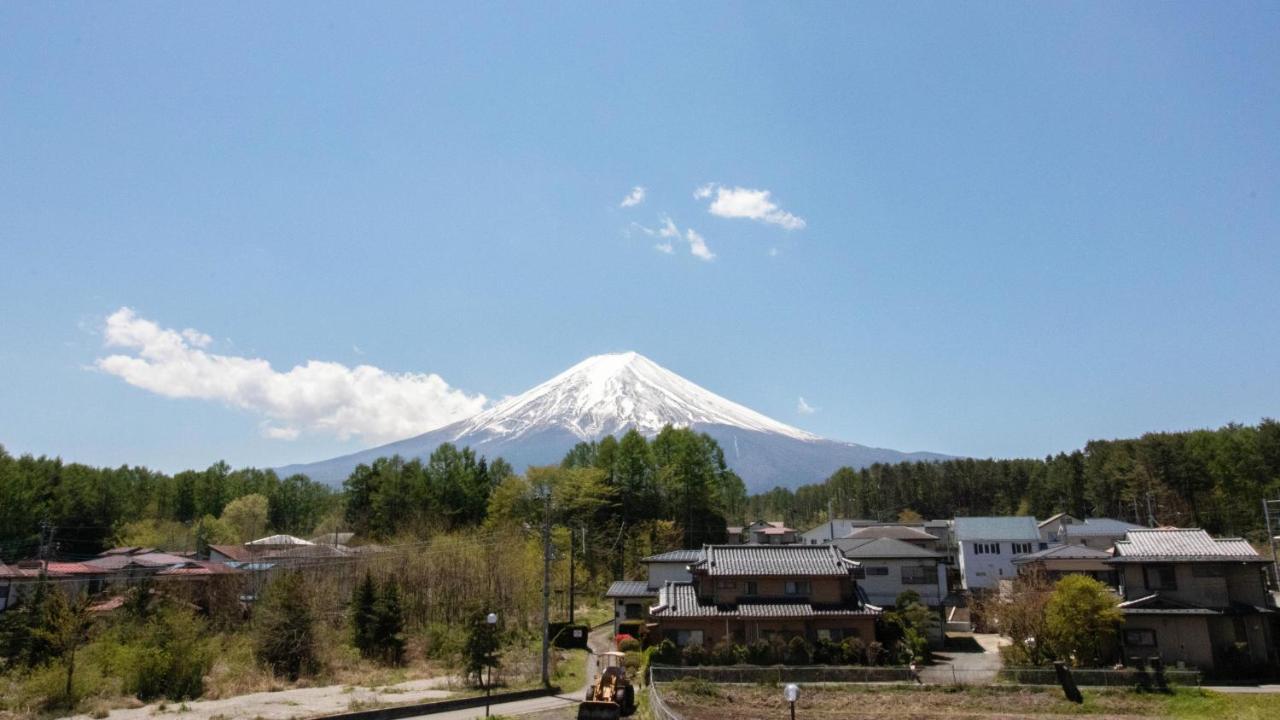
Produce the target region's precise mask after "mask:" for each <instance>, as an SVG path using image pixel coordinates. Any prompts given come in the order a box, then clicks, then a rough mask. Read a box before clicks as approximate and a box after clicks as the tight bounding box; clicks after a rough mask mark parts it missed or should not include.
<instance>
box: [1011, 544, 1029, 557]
mask: <svg viewBox="0 0 1280 720" xmlns="http://www.w3.org/2000/svg"><path fill="white" fill-rule="evenodd" d="M1029 552H1031V543H1029V542H1025V543H1013V554H1014V555H1026V554H1027V553H1029Z"/></svg>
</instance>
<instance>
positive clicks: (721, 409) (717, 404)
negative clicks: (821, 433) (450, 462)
mask: <svg viewBox="0 0 1280 720" xmlns="http://www.w3.org/2000/svg"><path fill="white" fill-rule="evenodd" d="M460 424H461V425H462V427H461V428H460V429H459V431H458V433H457V434H456V435H455V438H462V437H465V436H468V435H472V434H476V433H485V434H487V435H489V436H490V437H502V438H507V439H512V438H518V437H521V436H524V435H526V434H528V433H531V432H535V431H541V430H545V429H547V428H549V427H561V428H564V429H566V430H568V431H569V432H571V433H573V434H574V435H575V436H577V437H578V438H580V439H582V440H594V439H597V438H601V437H604V436H605V435H616V434H619V433H622V432H624V431H626V430H628V429H630V428H636V429H637V430H639V431H640V432H641V433H644V434H645V435H653V434H656V433H657V432H658V431H659V430H661V429H662V428H663V426H665V425H674V426H676V427H687V426H690V425H699V424H704V425H728V426H731V427H739V428H743V429H746V430H756V431H759V432H768V433H776V434H778V435H785V436H787V437H792V438H795V439H797V440H817V439H818V436H817V435H814V434H812V433H807V432H805V431H803V430H800V429H798V428H794V427H791V426H790V425H786V424H783V423H780V422H778V421H777V420H773V419H771V418H768V417H765V416H764V415H761V414H760V413H758V412H756V411H755V410H752V409H750V408H746V407H743V406H741V405H739V404H738V403H735V402H733V401H731V400H726V399H725V398H722V397H720V396H719V395H716V394H715V393H713V392H711V391H709V390H706V389H704V388H702V387H699V386H697V385H695V384H693V383H691V382H689V381H688V380H685V379H684V378H682V377H680V376H679V375H676V374H675V373H673V372H671V371H670V370H667V369H666V368H664V367H662V366H660V365H658V364H657V363H655V362H653V361H652V360H650V359H649V358H647V357H645V356H643V355H641V354H639V353H634V352H627V353H616V354H610V355H596V356H595V357H589V358H587V359H586V360H583V361H582V362H580V363H578V364H577V365H574V366H573V367H571V368H569V369H568V370H566V371H564V372H562V373H560V374H559V375H557V376H555V377H553V378H551V379H550V380H548V381H546V382H544V383H542V384H541V385H538V386H537V387H535V388H533V389H532V390H529V391H528V392H526V393H523V394H521V395H517V396H516V397H513V398H510V399H508V400H505V401H503V402H501V403H499V404H498V405H496V406H494V407H492V408H490V409H489V410H485V411H484V412H481V413H480V414H478V415H475V416H473V417H472V418H471V419H469V420H464V421H462V423H460Z"/></svg>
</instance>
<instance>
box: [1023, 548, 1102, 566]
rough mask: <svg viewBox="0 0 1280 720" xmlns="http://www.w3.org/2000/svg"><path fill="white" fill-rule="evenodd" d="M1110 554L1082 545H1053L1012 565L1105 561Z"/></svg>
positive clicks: (1028, 554) (1024, 556) (1025, 556)
mask: <svg viewBox="0 0 1280 720" xmlns="http://www.w3.org/2000/svg"><path fill="white" fill-rule="evenodd" d="M1110 557H1111V553H1109V552H1107V551H1106V550H1094V549H1093V548H1091V547H1086V546H1084V545H1054V546H1052V547H1048V548H1045V549H1044V550H1037V551H1036V552H1033V553H1027V554H1026V555H1019V556H1017V557H1015V558H1014V559H1013V562H1014V564H1019V563H1029V562H1036V561H1038V560H1106V559H1108V558H1110Z"/></svg>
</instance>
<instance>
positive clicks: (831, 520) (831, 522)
mask: <svg viewBox="0 0 1280 720" xmlns="http://www.w3.org/2000/svg"><path fill="white" fill-rule="evenodd" d="M827 539H828V540H830V541H831V542H835V541H836V511H835V504H834V502H833V501H832V499H831V498H827Z"/></svg>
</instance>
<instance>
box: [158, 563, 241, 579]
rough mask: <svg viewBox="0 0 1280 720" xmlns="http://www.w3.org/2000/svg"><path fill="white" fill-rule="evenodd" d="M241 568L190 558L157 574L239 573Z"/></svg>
mask: <svg viewBox="0 0 1280 720" xmlns="http://www.w3.org/2000/svg"><path fill="white" fill-rule="evenodd" d="M239 574H240V570H237V569H236V568H233V567H231V566H230V565H226V564H223V563H220V562H208V561H205V560H188V561H187V562H185V563H183V564H181V565H175V566H174V567H171V568H165V569H164V570H161V571H160V572H158V573H156V575H239Z"/></svg>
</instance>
